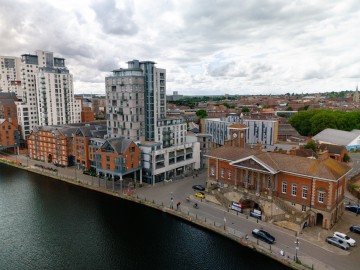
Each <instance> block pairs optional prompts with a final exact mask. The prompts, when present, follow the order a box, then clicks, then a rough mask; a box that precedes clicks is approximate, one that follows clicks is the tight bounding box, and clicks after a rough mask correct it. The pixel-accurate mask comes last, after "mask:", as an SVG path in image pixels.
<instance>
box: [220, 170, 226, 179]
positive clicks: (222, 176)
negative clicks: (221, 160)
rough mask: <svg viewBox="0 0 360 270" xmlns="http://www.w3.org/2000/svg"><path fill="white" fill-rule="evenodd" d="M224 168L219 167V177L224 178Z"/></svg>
mask: <svg viewBox="0 0 360 270" xmlns="http://www.w3.org/2000/svg"><path fill="white" fill-rule="evenodd" d="M224 174H225V170H224V168H221V178H224Z"/></svg>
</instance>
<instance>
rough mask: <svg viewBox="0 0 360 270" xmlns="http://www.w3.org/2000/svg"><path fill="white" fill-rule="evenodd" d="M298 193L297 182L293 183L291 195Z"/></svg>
mask: <svg viewBox="0 0 360 270" xmlns="http://www.w3.org/2000/svg"><path fill="white" fill-rule="evenodd" d="M296 194H297V184H292V187H291V195H292V196H296Z"/></svg>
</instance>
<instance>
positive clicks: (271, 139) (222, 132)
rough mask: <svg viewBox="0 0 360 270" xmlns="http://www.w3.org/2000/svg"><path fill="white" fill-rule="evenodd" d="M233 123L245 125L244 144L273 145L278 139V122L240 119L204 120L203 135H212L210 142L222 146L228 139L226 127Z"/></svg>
mask: <svg viewBox="0 0 360 270" xmlns="http://www.w3.org/2000/svg"><path fill="white" fill-rule="evenodd" d="M234 123H240V124H243V125H246V126H247V127H248V130H247V131H246V143H247V144H258V143H261V144H263V145H273V144H274V143H276V142H277V138H278V121H276V120H259V119H241V118H240V117H234V116H231V117H227V118H220V119H219V118H206V119H205V133H206V134H211V135H212V142H213V143H215V144H217V145H224V144H225V141H226V140H227V139H229V135H230V134H229V131H228V127H229V126H231V125H233V124H234Z"/></svg>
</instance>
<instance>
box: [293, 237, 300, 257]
mask: <svg viewBox="0 0 360 270" xmlns="http://www.w3.org/2000/svg"><path fill="white" fill-rule="evenodd" d="M294 243H295V245H296V247H295V262H297V260H298V250H299V244H300V242H299V239H298V238H297V237H296V240H295V242H294Z"/></svg>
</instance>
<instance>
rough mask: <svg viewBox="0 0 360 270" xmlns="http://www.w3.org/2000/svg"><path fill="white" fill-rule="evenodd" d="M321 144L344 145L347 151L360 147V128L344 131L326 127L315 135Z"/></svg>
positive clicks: (314, 138) (315, 138)
mask: <svg viewBox="0 0 360 270" xmlns="http://www.w3.org/2000/svg"><path fill="white" fill-rule="evenodd" d="M313 140H315V141H316V142H318V143H320V144H335V145H343V146H345V147H346V149H347V151H350V150H357V149H360V130H357V129H354V130H352V131H343V130H337V129H332V128H327V129H324V130H323V131H321V132H319V133H318V134H316V135H315V136H314V137H313Z"/></svg>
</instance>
